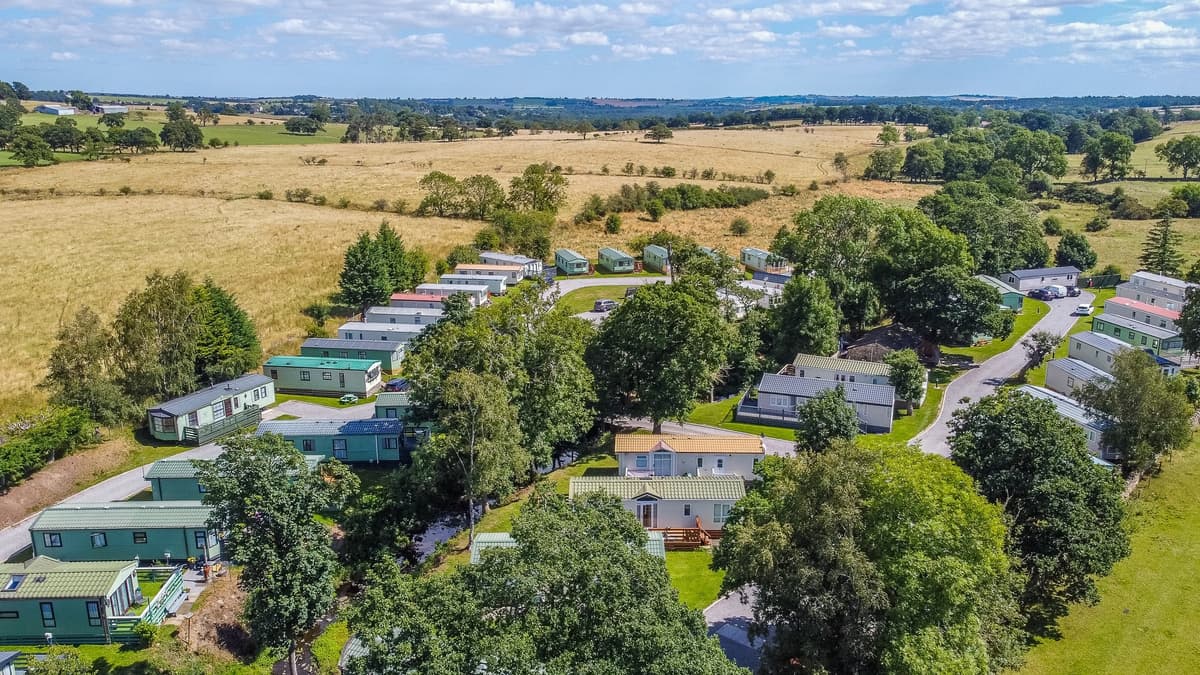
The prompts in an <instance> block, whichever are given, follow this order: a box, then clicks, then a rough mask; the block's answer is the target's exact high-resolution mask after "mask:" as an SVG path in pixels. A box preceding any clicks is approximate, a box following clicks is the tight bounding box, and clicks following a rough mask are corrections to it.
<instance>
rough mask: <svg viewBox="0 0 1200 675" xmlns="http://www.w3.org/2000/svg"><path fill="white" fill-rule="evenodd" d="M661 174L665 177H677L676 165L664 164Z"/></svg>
mask: <svg viewBox="0 0 1200 675" xmlns="http://www.w3.org/2000/svg"><path fill="white" fill-rule="evenodd" d="M659 175H660V176H662V177H663V178H674V177H675V167H673V166H664V167H663V168H662V171H661V172H660V173H659Z"/></svg>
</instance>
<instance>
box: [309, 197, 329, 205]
mask: <svg viewBox="0 0 1200 675" xmlns="http://www.w3.org/2000/svg"><path fill="white" fill-rule="evenodd" d="M326 201H328V200H327V199H325V195H313V198H312V203H314V204H316V205H317V206H325V202H326Z"/></svg>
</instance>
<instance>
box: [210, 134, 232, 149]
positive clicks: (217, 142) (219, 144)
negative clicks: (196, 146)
mask: <svg viewBox="0 0 1200 675" xmlns="http://www.w3.org/2000/svg"><path fill="white" fill-rule="evenodd" d="M227 145H229V144H228V143H226V142H224V141H222V140H221V139H219V138H217V137H216V136H213V137H212V138H210V139H208V147H210V148H223V147H225V146H227Z"/></svg>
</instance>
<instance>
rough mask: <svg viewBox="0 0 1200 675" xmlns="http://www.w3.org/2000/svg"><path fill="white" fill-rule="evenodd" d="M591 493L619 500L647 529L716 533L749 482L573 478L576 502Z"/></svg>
mask: <svg viewBox="0 0 1200 675" xmlns="http://www.w3.org/2000/svg"><path fill="white" fill-rule="evenodd" d="M590 492H601V493H604V494H608V495H612V496H614V497H617V498H618V499H620V500H621V503H622V505H623V506H624V507H625V508H626V510H628V511H630V512H631V513H633V515H634V516H636V517H637V519H638V522H639V523H641V524H642V527H644V528H646V529H661V528H688V529H694V528H699V529H703V530H714V531H715V530H720V529H722V528H723V527H725V521H726V520H727V519H728V518H729V511H730V510H731V509H732V508H733V505H734V503H736V502H737V500H739V499H741V498H742V497H744V496H746V483H745V481H743V480H742V479H741V478H740V477H738V476H707V477H693V476H662V477H658V476H656V477H654V478H621V477H612V476H604V477H584V478H572V479H571V483H570V487H569V488H568V493H569V496H570V497H571V498H572V499H574V498H576V497H578V496H580V495H583V494H588V493H590Z"/></svg>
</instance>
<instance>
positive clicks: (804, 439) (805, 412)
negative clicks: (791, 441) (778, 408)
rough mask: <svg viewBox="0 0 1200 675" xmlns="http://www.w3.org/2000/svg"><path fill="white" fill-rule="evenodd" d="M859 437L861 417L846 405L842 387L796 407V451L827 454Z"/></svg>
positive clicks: (830, 390)
mask: <svg viewBox="0 0 1200 675" xmlns="http://www.w3.org/2000/svg"><path fill="white" fill-rule="evenodd" d="M855 436H858V413H856V412H855V411H854V406H852V405H850V404H849V403H848V402H846V390H845V388H843V387H842V385H840V384H839V385H838V386H836V387H834V388H833V389H826V390H825V391H823V392H821V393H819V394H817V395H816V396H814V397H813V398H811V399H809V400H808V401H806V402H805V403H802V404H800V405H799V406H797V407H796V451H797V452H825V451H826V450H828V449H829V448H830V446H832V445H833V444H835V443H838V442H847V441H853V440H854V438H855Z"/></svg>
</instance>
